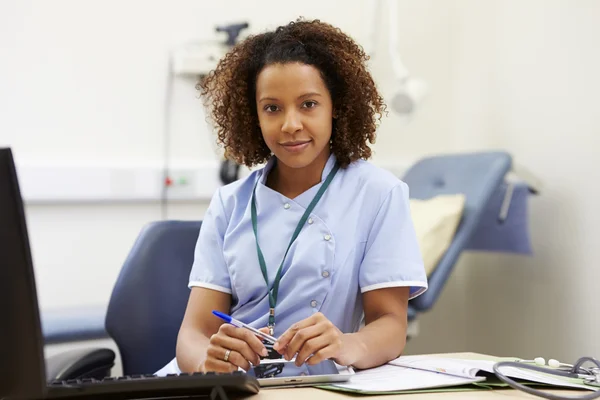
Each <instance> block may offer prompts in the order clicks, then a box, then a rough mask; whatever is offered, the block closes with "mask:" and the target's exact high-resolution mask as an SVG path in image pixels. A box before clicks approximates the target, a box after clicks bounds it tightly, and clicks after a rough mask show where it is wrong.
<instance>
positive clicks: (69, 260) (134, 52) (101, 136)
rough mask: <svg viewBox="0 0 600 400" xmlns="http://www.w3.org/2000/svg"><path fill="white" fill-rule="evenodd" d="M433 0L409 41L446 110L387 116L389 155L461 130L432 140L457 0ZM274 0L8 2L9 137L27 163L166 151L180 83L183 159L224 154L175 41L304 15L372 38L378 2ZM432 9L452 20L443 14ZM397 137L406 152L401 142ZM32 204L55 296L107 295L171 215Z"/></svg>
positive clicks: (2, 35)
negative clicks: (446, 0) (274, 0)
mask: <svg viewBox="0 0 600 400" xmlns="http://www.w3.org/2000/svg"><path fill="white" fill-rule="evenodd" d="M434 3H435V2H432V1H429V2H421V3H420V4H419V5H418V6H414V5H410V4H409V3H408V2H405V3H404V5H403V7H402V8H401V9H402V11H403V12H402V30H401V35H402V36H403V38H405V39H403V40H400V41H399V42H400V45H401V46H402V47H403V48H402V50H403V52H404V53H405V56H406V62H407V64H409V68H414V69H415V70H419V75H420V76H423V77H424V78H426V79H427V80H428V82H429V83H430V84H431V85H432V86H434V90H435V95H433V96H431V98H430V99H429V103H428V104H427V106H426V107H425V108H424V109H423V110H422V112H423V113H424V114H425V113H426V112H427V109H430V110H431V111H430V112H433V113H436V114H438V115H439V117H438V118H431V119H419V120H417V121H415V123H414V124H413V125H411V126H410V127H409V128H408V129H406V130H404V129H403V126H404V125H403V121H400V120H399V119H398V118H394V117H393V116H392V117H390V118H388V120H387V121H385V123H384V124H383V126H382V128H381V133H380V140H379V142H378V144H377V146H376V147H375V150H376V151H377V157H378V159H379V160H383V161H384V162H388V163H389V161H390V160H392V161H394V160H395V159H397V157H398V154H400V155H410V156H414V151H413V149H416V150H417V151H423V150H425V149H427V150H429V151H431V150H441V149H443V148H444V147H445V145H447V144H448V143H449V142H450V137H448V138H447V139H445V140H442V141H440V142H439V143H438V144H437V148H436V149H431V148H429V147H428V144H427V143H428V142H431V141H432V140H431V139H432V138H433V137H434V136H435V132H436V131H438V130H441V129H445V126H446V125H447V123H445V122H444V120H447V119H448V117H449V112H448V111H447V110H445V104H446V103H447V102H448V99H449V92H448V88H449V85H450V83H449V79H448V71H449V69H448V68H447V67H448V50H443V51H442V53H441V55H440V54H438V51H437V49H438V47H437V46H432V45H434V44H435V42H436V40H437V38H438V37H445V36H446V33H447V31H448V29H449V24H448V20H447V17H446V14H445V13H446V11H447V7H449V6H447V7H439V5H436V4H434ZM267 7H268V6H266V5H262V6H257V5H256V4H255V3H254V2H248V1H241V0H240V1H228V2H198V1H191V0H187V1H178V2H145V1H139V0H138V1H128V2H121V1H116V0H112V1H86V2H80V1H74V0H62V1H53V2H46V1H39V0H37V1H32V0H29V1H18V2H16V1H15V2H2V3H1V4H0V29H1V30H2V31H1V32H0V48H2V60H3V62H2V63H0V144H9V145H11V146H12V147H13V149H14V151H15V152H16V156H17V159H18V160H17V161H19V160H21V161H22V162H23V163H27V162H29V161H32V160H33V161H35V162H37V163H39V162H40V161H39V160H43V162H44V163H46V164H48V165H53V163H58V162H60V163H72V164H78V163H80V164H81V165H86V163H101V164H106V163H111V162H114V163H124V162H125V163H129V164H133V165H135V164H136V163H161V162H162V161H163V155H164V154H163V153H164V148H165V146H164V144H165V142H164V133H165V129H164V124H165V119H166V115H167V114H166V112H165V107H166V106H165V101H166V100H165V96H166V93H167V85H168V83H169V82H172V84H173V89H172V99H171V103H170V107H169V110H170V112H171V113H170V124H169V125H168V129H169V133H170V135H171V137H170V141H169V142H170V144H169V146H170V158H171V160H172V161H182V162H189V161H200V162H201V161H203V160H214V159H215V155H214V152H215V146H214V143H213V142H214V139H213V138H212V137H211V136H210V135H209V133H208V128H207V125H206V123H205V120H204V118H205V117H204V113H203V110H202V107H201V103H200V100H199V99H198V98H197V92H196V90H195V89H194V84H195V82H194V81H193V80H189V79H181V78H177V79H175V80H173V81H169V80H168V65H169V54H170V52H171V51H172V50H173V49H175V48H176V47H178V46H180V45H182V44H184V43H187V42H190V41H195V40H204V39H211V38H214V37H215V35H214V34H213V29H214V26H215V25H216V24H225V23H231V22H238V21H246V20H249V21H250V25H251V27H250V30H249V31H248V32H246V34H247V33H249V32H252V33H255V32H260V31H263V30H265V29H267V28H272V27H274V26H276V25H278V24H282V23H287V22H288V21H290V20H293V19H295V18H297V17H298V16H305V17H307V18H321V19H323V20H326V21H329V22H331V23H333V24H335V25H338V26H339V27H341V28H342V29H344V30H345V31H347V32H348V33H349V34H351V35H352V36H354V37H355V38H357V39H358V40H361V38H362V37H364V32H365V26H364V25H361V24H362V23H364V22H366V21H363V19H364V15H365V14H366V12H368V11H369V9H370V8H369V3H367V2H364V1H359V0H355V1H353V2H350V3H345V6H344V7H340V6H339V3H338V2H334V1H305V2H301V3H298V2H293V1H285V2H279V3H278V4H277V7H270V8H267ZM432 18H434V19H436V20H439V23H436V24H431V25H430V24H429V21H431V19H432ZM424 26H427V27H426V28H423V27H424ZM385 33H386V31H385V30H383V31H382V34H383V35H384V36H385ZM407 38H410V40H408V39H407ZM367 44H368V43H367ZM442 44H443V43H442ZM379 48H380V49H381V52H379V53H378V54H377V58H376V59H374V60H373V62H372V65H373V70H374V73H375V74H377V75H378V79H384V78H385V77H386V76H387V75H389V71H388V70H386V57H387V56H386V54H385V42H382V43H381V45H380V46H379ZM439 48H440V49H446V48H447V46H446V45H444V44H443V45H442V46H440V47H439ZM440 65H446V67H445V68H440V67H439V66H440ZM400 134H403V137H400ZM397 143H400V144H401V146H400V147H401V148H400V149H399V150H400V151H399V152H398V153H397V152H396V151H393V150H390V149H393V148H394V145H395V144H397ZM73 184H74V185H76V184H78V182H73ZM205 208H206V202H205V201H200V202H198V203H196V204H190V203H188V204H183V205H181V204H178V205H172V206H171V207H170V208H169V213H168V217H169V218H184V219H199V218H202V215H203V214H204V211H205ZM27 215H28V222H29V225H30V231H31V232H30V235H31V241H32V247H33V253H34V258H35V264H36V275H37V279H38V282H37V283H38V291H39V296H40V304H41V307H42V308H64V307H70V306H75V305H79V304H101V305H102V304H106V303H107V302H108V299H109V296H110V291H111V288H112V285H113V283H114V280H115V279H116V276H117V274H118V271H119V269H120V267H121V263H122V262H123V260H124V259H125V257H126V255H127V252H128V250H129V249H130V247H131V245H132V243H133V241H134V240H135V237H136V235H137V233H138V232H139V230H140V228H141V226H142V225H143V224H145V223H146V222H148V221H151V220H156V219H160V218H161V213H160V207H159V205H158V204H129V205H123V204H112V205H83V204H80V205H62V204H50V205H29V206H28V207H27Z"/></svg>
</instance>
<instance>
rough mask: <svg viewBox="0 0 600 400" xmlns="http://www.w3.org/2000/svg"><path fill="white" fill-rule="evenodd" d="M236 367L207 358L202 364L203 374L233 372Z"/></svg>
mask: <svg viewBox="0 0 600 400" xmlns="http://www.w3.org/2000/svg"><path fill="white" fill-rule="evenodd" d="M237 369H238V368H237V367H236V366H235V365H233V364H232V363H229V362H225V361H222V360H217V359H216V358H212V357H211V358H207V359H206V361H205V362H204V372H224V373H229V372H235V371H237Z"/></svg>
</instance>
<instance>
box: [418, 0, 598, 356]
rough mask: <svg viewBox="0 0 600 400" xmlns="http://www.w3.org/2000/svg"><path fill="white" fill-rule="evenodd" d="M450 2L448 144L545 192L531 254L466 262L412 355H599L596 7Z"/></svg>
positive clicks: (536, 206) (536, 210)
mask: <svg viewBox="0 0 600 400" xmlns="http://www.w3.org/2000/svg"><path fill="white" fill-rule="evenodd" d="M456 6H457V7H456V9H455V16H454V17H453V23H454V26H455V30H454V33H455V40H454V42H453V44H454V47H453V51H452V55H453V61H452V65H453V73H452V82H453V91H452V101H453V105H454V109H455V113H454V114H453V120H454V121H453V126H454V133H455V136H454V137H455V146H456V148H457V149H465V150H472V149H481V148H483V149H486V148H490V149H491V148H505V149H507V150H509V151H510V152H511V153H512V154H513V155H514V157H515V160H516V161H517V162H520V163H521V164H523V165H524V166H526V167H527V168H528V169H530V170H531V172H533V173H534V174H535V175H536V176H537V177H539V178H540V179H541V180H542V181H543V183H544V189H543V191H542V195H541V196H539V197H538V198H534V199H533V200H532V202H531V217H530V224H531V235H532V240H533V249H534V253H535V256H534V257H531V258H528V257H520V256H509V255H494V254H466V255H465V256H463V257H462V259H461V262H460V263H459V265H458V267H457V271H456V272H457V273H456V274H454V276H453V277H452V279H451V282H450V285H449V286H448V288H447V289H446V291H445V293H444V294H443V296H442V298H441V299H440V303H439V304H438V306H436V309H435V310H434V311H433V312H432V313H431V314H430V315H426V316H425V317H424V318H423V319H422V321H421V322H422V324H421V332H422V335H421V336H420V337H418V338H417V339H416V340H415V341H414V342H413V343H411V348H410V350H411V351H413V352H423V351H452V350H471V351H480V352H487V353H492V354H502V355H518V356H521V357H529V358H532V357H536V356H539V355H542V356H544V357H546V358H552V357H554V358H557V359H560V360H575V359H576V358H577V357H579V356H582V355H595V356H596V357H597V356H598V355H599V354H600V342H599V341H598V340H597V339H598V337H600V317H599V316H600V303H599V302H598V301H597V296H598V290H599V288H600V284H599V283H598V282H600V270H599V269H598V268H597V248H598V238H599V237H600V210H599V209H598V207H597V204H598V203H600V191H599V190H598V185H597V182H599V181H600V169H599V168H598V166H597V165H595V160H597V158H598V155H599V154H600V153H599V152H600V138H599V136H600V135H599V134H600V113H598V105H599V104H600V103H599V102H598V99H597V94H598V93H599V92H600V76H599V74H598V71H599V70H600V53H599V52H598V51H597V50H596V49H597V48H598V46H599V44H600V39H599V38H600V25H598V23H597V21H598V20H600V3H598V2H597V1H578V2H572V1H566V0H565V1H542V0H540V1H537V0H536V1H532V0H528V1H516V0H509V1H495V2H490V1H486V2H481V1H478V0H472V1H471V0H461V1H458V2H456ZM456 314H458V316H459V319H458V321H464V324H460V323H454V322H453V318H454V315H456ZM439 332H444V334H443V335H442V336H441V337H440V335H439Z"/></svg>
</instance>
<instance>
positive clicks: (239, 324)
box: [212, 311, 277, 344]
mask: <svg viewBox="0 0 600 400" xmlns="http://www.w3.org/2000/svg"><path fill="white" fill-rule="evenodd" d="M212 313H213V314H214V315H216V316H217V317H219V318H221V319H222V320H223V321H225V322H229V323H230V324H231V325H233V326H237V327H238V328H246V329H249V330H251V331H252V332H253V333H254V334H255V335H258V336H260V337H261V338H263V339H265V340H267V341H268V342H270V343H271V344H275V342H276V341H277V339H276V338H274V337H273V336H271V335H267V334H266V333H263V332H261V331H259V330H258V329H256V328H253V327H251V326H250V325H247V324H245V323H243V322H242V321H238V320H237V319H235V318H231V317H230V316H229V315H227V314H223V313H222V312H219V311H213V312H212Z"/></svg>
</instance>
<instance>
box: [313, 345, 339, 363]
mask: <svg viewBox="0 0 600 400" xmlns="http://www.w3.org/2000/svg"><path fill="white" fill-rule="evenodd" d="M336 351H337V349H336V347H335V346H327V347H324V348H322V349H321V350H319V351H317V352H316V353H314V354H313V355H312V357H310V358H309V359H308V360H306V363H307V364H308V365H315V364H318V363H320V362H322V361H324V360H327V359H329V358H333V356H334V355H335V354H336Z"/></svg>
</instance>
